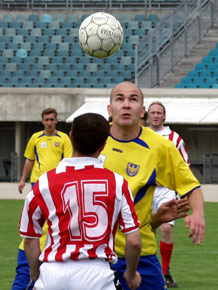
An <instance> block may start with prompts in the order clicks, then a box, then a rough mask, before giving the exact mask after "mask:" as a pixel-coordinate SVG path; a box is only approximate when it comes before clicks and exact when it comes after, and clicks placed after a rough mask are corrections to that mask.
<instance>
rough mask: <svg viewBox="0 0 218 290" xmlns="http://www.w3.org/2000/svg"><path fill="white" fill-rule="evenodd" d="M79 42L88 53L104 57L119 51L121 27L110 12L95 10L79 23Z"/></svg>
mask: <svg viewBox="0 0 218 290" xmlns="http://www.w3.org/2000/svg"><path fill="white" fill-rule="evenodd" d="M79 42H80V45H81V47H82V49H83V50H84V51H85V52H86V53H87V54H88V55H90V56H93V57H96V58H105V57H108V56H111V55H113V54H115V53H116V52H118V51H119V49H120V47H121V45H122V43H123V29H122V26H121V25H120V22H119V21H118V20H117V19H116V18H115V17H114V16H112V15H111V14H108V13H105V12H97V13H94V14H91V15H90V16H88V17H87V18H86V19H85V20H84V21H83V22H82V24H81V25H80V28H79Z"/></svg>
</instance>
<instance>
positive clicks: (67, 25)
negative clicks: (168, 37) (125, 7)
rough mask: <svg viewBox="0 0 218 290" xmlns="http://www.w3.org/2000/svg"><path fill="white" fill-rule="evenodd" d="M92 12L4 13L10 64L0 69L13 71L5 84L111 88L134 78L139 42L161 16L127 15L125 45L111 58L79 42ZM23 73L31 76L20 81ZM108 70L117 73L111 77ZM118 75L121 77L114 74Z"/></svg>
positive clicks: (5, 60) (2, 45) (2, 49)
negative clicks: (82, 26) (93, 54)
mask: <svg viewBox="0 0 218 290" xmlns="http://www.w3.org/2000/svg"><path fill="white" fill-rule="evenodd" d="M87 15H88V14H87V13H83V14H81V17H80V18H78V15H77V14H69V15H66V16H65V14H57V15H53V16H52V15H51V14H42V15H41V16H40V15H39V14H36V13H31V14H30V15H28V16H26V15H25V14H23V13H21V14H16V16H12V14H10V13H7V14H4V16H3V17H2V19H0V28H1V30H0V55H1V56H2V57H1V64H4V66H2V67H1V70H0V73H1V72H2V70H6V71H9V72H10V74H9V75H8V76H7V82H6V81H4V79H1V80H0V87H8V86H9V84H10V85H11V86H12V87H22V86H23V87H56V86H57V87H94V86H96V87H111V86H112V85H111V83H112V84H114V83H116V82H117V83H118V82H120V81H123V80H132V81H133V80H134V73H135V66H134V61H135V46H136V44H137V43H138V42H139V40H140V39H142V38H143V37H144V36H145V35H147V34H148V33H149V31H151V30H152V29H153V27H154V26H155V25H156V23H157V21H158V17H157V16H156V17H154V15H153V16H151V15H149V16H148V18H149V19H150V18H151V20H149V19H146V18H145V15H144V14H136V15H135V16H134V17H133V16H132V15H131V14H129V13H125V14H123V16H122V17H121V18H120V21H121V22H122V25H123V29H124V36H125V41H124V44H123V48H122V49H121V50H120V51H119V52H118V53H117V54H116V55H114V56H112V57H110V58H106V59H94V58H92V57H89V56H88V55H86V54H85V53H84V52H83V51H82V49H81V47H80V45H79V40H78V30H79V26H80V24H81V22H82V21H83V19H85V17H87ZM124 15H125V16H124ZM154 23H155V24H154ZM57 69H58V70H59V71H60V72H59V73H58V75H56V74H57V73H56V72H55V71H56V70H57ZM99 69H101V70H102V71H103V73H102V75H101V77H100V76H98V77H97V75H98V70H99ZM18 71H19V72H20V75H21V76H22V75H24V76H28V78H27V77H25V78H21V79H19V78H18V76H17V74H18ZM75 71H78V72H79V75H80V76H79V77H78V76H76V75H75ZM86 71H88V72H90V73H91V75H90V74H86ZM108 71H110V75H111V76H108V77H107V78H106V75H107V73H108ZM71 75H72V78H71ZM115 75H116V76H117V77H116V80H115V79H114V78H112V76H115ZM65 76H66V80H65ZM103 76H104V77H103ZM10 77H11V79H10ZM51 77H52V79H51V81H50V80H49V79H50V78H51ZM30 80H31V81H30ZM57 80H58V81H57ZM55 82H56V83H55Z"/></svg>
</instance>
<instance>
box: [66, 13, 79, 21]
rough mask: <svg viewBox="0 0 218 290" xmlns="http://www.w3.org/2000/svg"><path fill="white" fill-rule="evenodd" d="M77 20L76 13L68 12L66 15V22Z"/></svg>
mask: <svg viewBox="0 0 218 290" xmlns="http://www.w3.org/2000/svg"><path fill="white" fill-rule="evenodd" d="M78 21H79V17H78V14H77V13H73V14H69V15H68V16H67V22H72V23H76V22H78Z"/></svg>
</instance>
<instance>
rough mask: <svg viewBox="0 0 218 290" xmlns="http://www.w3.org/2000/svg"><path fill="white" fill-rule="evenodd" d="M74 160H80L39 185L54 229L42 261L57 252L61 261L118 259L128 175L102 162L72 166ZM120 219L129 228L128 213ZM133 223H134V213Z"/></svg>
mask: <svg viewBox="0 0 218 290" xmlns="http://www.w3.org/2000/svg"><path fill="white" fill-rule="evenodd" d="M84 159H85V158H84ZM92 159H93V158H92ZM70 160H74V161H75V158H72V159H71V158H67V159H64V160H63V161H62V162H61V165H60V166H58V167H57V168H56V169H54V170H51V171H49V172H48V173H47V174H44V175H42V176H41V177H40V179H39V183H36V188H34V194H35V196H36V198H37V200H38V202H39V204H40V208H41V209H42V211H43V213H44V215H45V217H46V219H48V224H49V223H50V228H51V229H52V231H49V234H50V238H49V239H47V243H46V246H45V249H44V251H43V253H42V256H43V258H42V259H44V260H51V261H52V256H54V255H55V260H58V261H62V260H66V259H68V258H71V259H73V260H77V259H87V258H103V259H107V260H113V259H116V254H115V253H114V249H113V239H114V229H116V227H117V224H116V223H117V218H118V215H119V214H120V211H121V208H122V206H123V204H124V203H125V202H126V205H127V206H128V205H129V203H130V199H131V196H130V194H129V189H128V184H127V182H126V181H125V180H124V179H123V177H122V176H120V175H118V174H116V173H113V172H111V171H110V170H107V169H103V168H102V167H101V166H100V164H99V162H98V166H95V165H93V164H90V165H85V164H82V163H78V164H76V165H75V166H72V164H70V163H68V161H69V162H70ZM86 160H87V158H86ZM65 161H66V162H65ZM68 165H69V166H68ZM37 187H38V188H37ZM132 207H133V208H134V204H133V203H132ZM120 221H121V223H120V224H121V225H122V226H121V228H122V227H123V228H122V230H123V231H124V232H125V227H126V224H125V223H122V216H119V222H120ZM129 221H130V224H132V225H131V226H133V227H134V221H133V220H132V217H131V218H130V220H129ZM129 226H130V225H128V226H127V228H128V227H129Z"/></svg>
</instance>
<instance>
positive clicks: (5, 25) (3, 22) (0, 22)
mask: <svg viewBox="0 0 218 290" xmlns="http://www.w3.org/2000/svg"><path fill="white" fill-rule="evenodd" d="M8 27H9V26H8V23H7V22H5V21H0V28H8Z"/></svg>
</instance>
